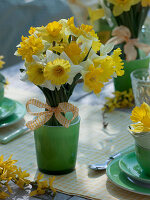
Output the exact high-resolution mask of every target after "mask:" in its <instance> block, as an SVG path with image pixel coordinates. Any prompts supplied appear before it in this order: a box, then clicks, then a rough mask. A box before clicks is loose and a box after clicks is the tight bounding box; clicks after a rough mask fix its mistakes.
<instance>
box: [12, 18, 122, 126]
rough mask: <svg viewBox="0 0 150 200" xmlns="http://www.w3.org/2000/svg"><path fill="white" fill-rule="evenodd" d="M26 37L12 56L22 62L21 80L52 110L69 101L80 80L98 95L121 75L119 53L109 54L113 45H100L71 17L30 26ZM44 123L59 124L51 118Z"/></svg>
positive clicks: (92, 35) (85, 26)
mask: <svg viewBox="0 0 150 200" xmlns="http://www.w3.org/2000/svg"><path fill="white" fill-rule="evenodd" d="M29 34H30V35H29V36H28V37H24V36H22V42H21V43H20V44H19V45H18V46H17V47H18V49H17V51H16V52H15V55H17V56H22V59H24V60H25V69H23V70H21V72H22V74H23V79H25V80H29V81H31V82H33V83H34V84H35V85H37V86H38V87H39V88H40V89H41V90H42V92H43V94H44V95H45V97H46V103H47V104H48V105H49V106H51V107H53V108H56V107H58V106H59V104H60V103H62V102H68V101H69V98H70V96H71V94H72V92H73V90H74V88H75V86H76V84H77V83H78V80H79V79H80V78H82V79H83V81H84V86H83V89H84V90H85V91H87V92H92V91H93V92H94V93H95V94H96V95H99V94H100V92H101V88H102V87H103V86H104V83H105V82H108V81H109V79H110V78H112V76H117V75H118V76H122V75H123V73H124V71H123V63H122V60H121V58H120V54H121V50H120V49H119V48H118V49H116V50H115V51H113V52H112V54H111V55H109V53H110V52H111V51H112V49H113V45H112V44H108V45H103V44H101V42H100V41H99V39H98V37H97V35H96V33H95V32H94V30H93V27H92V26H90V25H84V24H82V25H81V26H80V27H76V26H75V24H74V18H73V17H71V18H70V19H68V20H66V19H61V20H59V21H54V22H51V23H49V24H47V25H46V26H41V27H35V28H34V27H31V28H30V30H29ZM46 124H47V125H58V124H59V123H58V121H57V120H56V118H55V115H53V116H52V117H51V119H49V120H48V121H47V122H46Z"/></svg>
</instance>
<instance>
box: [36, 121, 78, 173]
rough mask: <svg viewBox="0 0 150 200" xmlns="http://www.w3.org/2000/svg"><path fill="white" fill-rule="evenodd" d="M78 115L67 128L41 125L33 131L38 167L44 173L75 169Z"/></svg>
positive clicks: (66, 171)
mask: <svg viewBox="0 0 150 200" xmlns="http://www.w3.org/2000/svg"><path fill="white" fill-rule="evenodd" d="M79 126H80V117H77V118H76V119H75V120H73V121H72V123H71V124H70V126H69V128H65V127H63V126H47V125H43V126H42V127H40V128H38V129H37V130H35V131H34V138H35V148H36V156H37V164H38V168H39V170H40V171H41V172H44V173H46V174H66V173H69V172H71V171H73V170H74V169H75V164H76V157H77V148H78V138H79Z"/></svg>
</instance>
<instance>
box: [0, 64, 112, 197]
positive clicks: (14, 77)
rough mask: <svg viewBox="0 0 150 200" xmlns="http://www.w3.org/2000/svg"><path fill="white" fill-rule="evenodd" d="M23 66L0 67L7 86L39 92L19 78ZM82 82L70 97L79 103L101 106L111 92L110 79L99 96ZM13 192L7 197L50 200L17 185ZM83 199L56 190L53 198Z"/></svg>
mask: <svg viewBox="0 0 150 200" xmlns="http://www.w3.org/2000/svg"><path fill="white" fill-rule="evenodd" d="M22 66H23V63H18V64H17V65H14V66H11V67H9V68H5V69H2V70H1V72H2V74H3V75H4V76H5V77H6V78H7V79H8V82H9V85H8V87H13V88H21V89H24V90H28V91H31V92H32V91H33V93H36V94H37V93H40V91H39V89H38V88H37V87H36V86H34V85H33V84H32V83H29V82H22V81H21V80H20V79H19V74H20V72H19V69H20V68H21V67H22ZM82 87H83V84H82V83H80V84H78V85H77V86H76V88H75V90H74V93H73V95H72V97H71V99H70V101H74V102H78V103H81V104H92V105H99V106H100V107H102V106H103V104H104V102H105V97H106V96H107V97H108V96H109V97H110V96H112V92H113V90H114V87H113V83H112V81H110V82H109V83H108V84H106V85H105V87H104V88H103V89H102V92H101V95H100V97H98V98H97V97H96V96H95V95H94V94H93V93H90V94H87V93H86V92H84V91H83V89H82ZM13 191H14V193H13V195H12V196H11V197H9V198H7V199H9V200H10V199H11V200H22V199H24V200H28V199H30V200H38V199H43V200H48V199H49V200H50V199H51V197H49V196H47V195H42V196H37V197H29V196H27V195H26V194H25V192H24V191H23V190H20V189H18V188H17V187H16V188H14V190H13ZM68 199H69V200H84V199H85V198H81V197H77V196H69V195H66V194H63V193H59V192H57V195H56V197H55V200H68Z"/></svg>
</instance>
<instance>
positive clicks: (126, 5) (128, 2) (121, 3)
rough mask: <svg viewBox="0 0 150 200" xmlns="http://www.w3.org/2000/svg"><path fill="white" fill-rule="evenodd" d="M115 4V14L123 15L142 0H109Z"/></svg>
mask: <svg viewBox="0 0 150 200" xmlns="http://www.w3.org/2000/svg"><path fill="white" fill-rule="evenodd" d="M108 1H109V2H110V3H112V4H113V5H114V7H113V14H114V16H118V15H121V14H122V13H123V12H124V11H129V10H130V8H131V6H133V5H135V4H137V3H139V2H140V0H108Z"/></svg>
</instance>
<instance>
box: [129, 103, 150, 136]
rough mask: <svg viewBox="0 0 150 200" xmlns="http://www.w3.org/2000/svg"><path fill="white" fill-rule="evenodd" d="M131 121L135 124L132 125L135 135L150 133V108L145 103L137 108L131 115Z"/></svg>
mask: <svg viewBox="0 0 150 200" xmlns="http://www.w3.org/2000/svg"><path fill="white" fill-rule="evenodd" d="M131 120H132V121H133V122H135V124H131V130H132V131H133V132H135V133H141V132H149V131H150V106H149V105H148V104H147V103H143V104H142V105H141V106H140V107H138V106H136V107H135V108H134V109H133V111H132V115H131Z"/></svg>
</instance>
